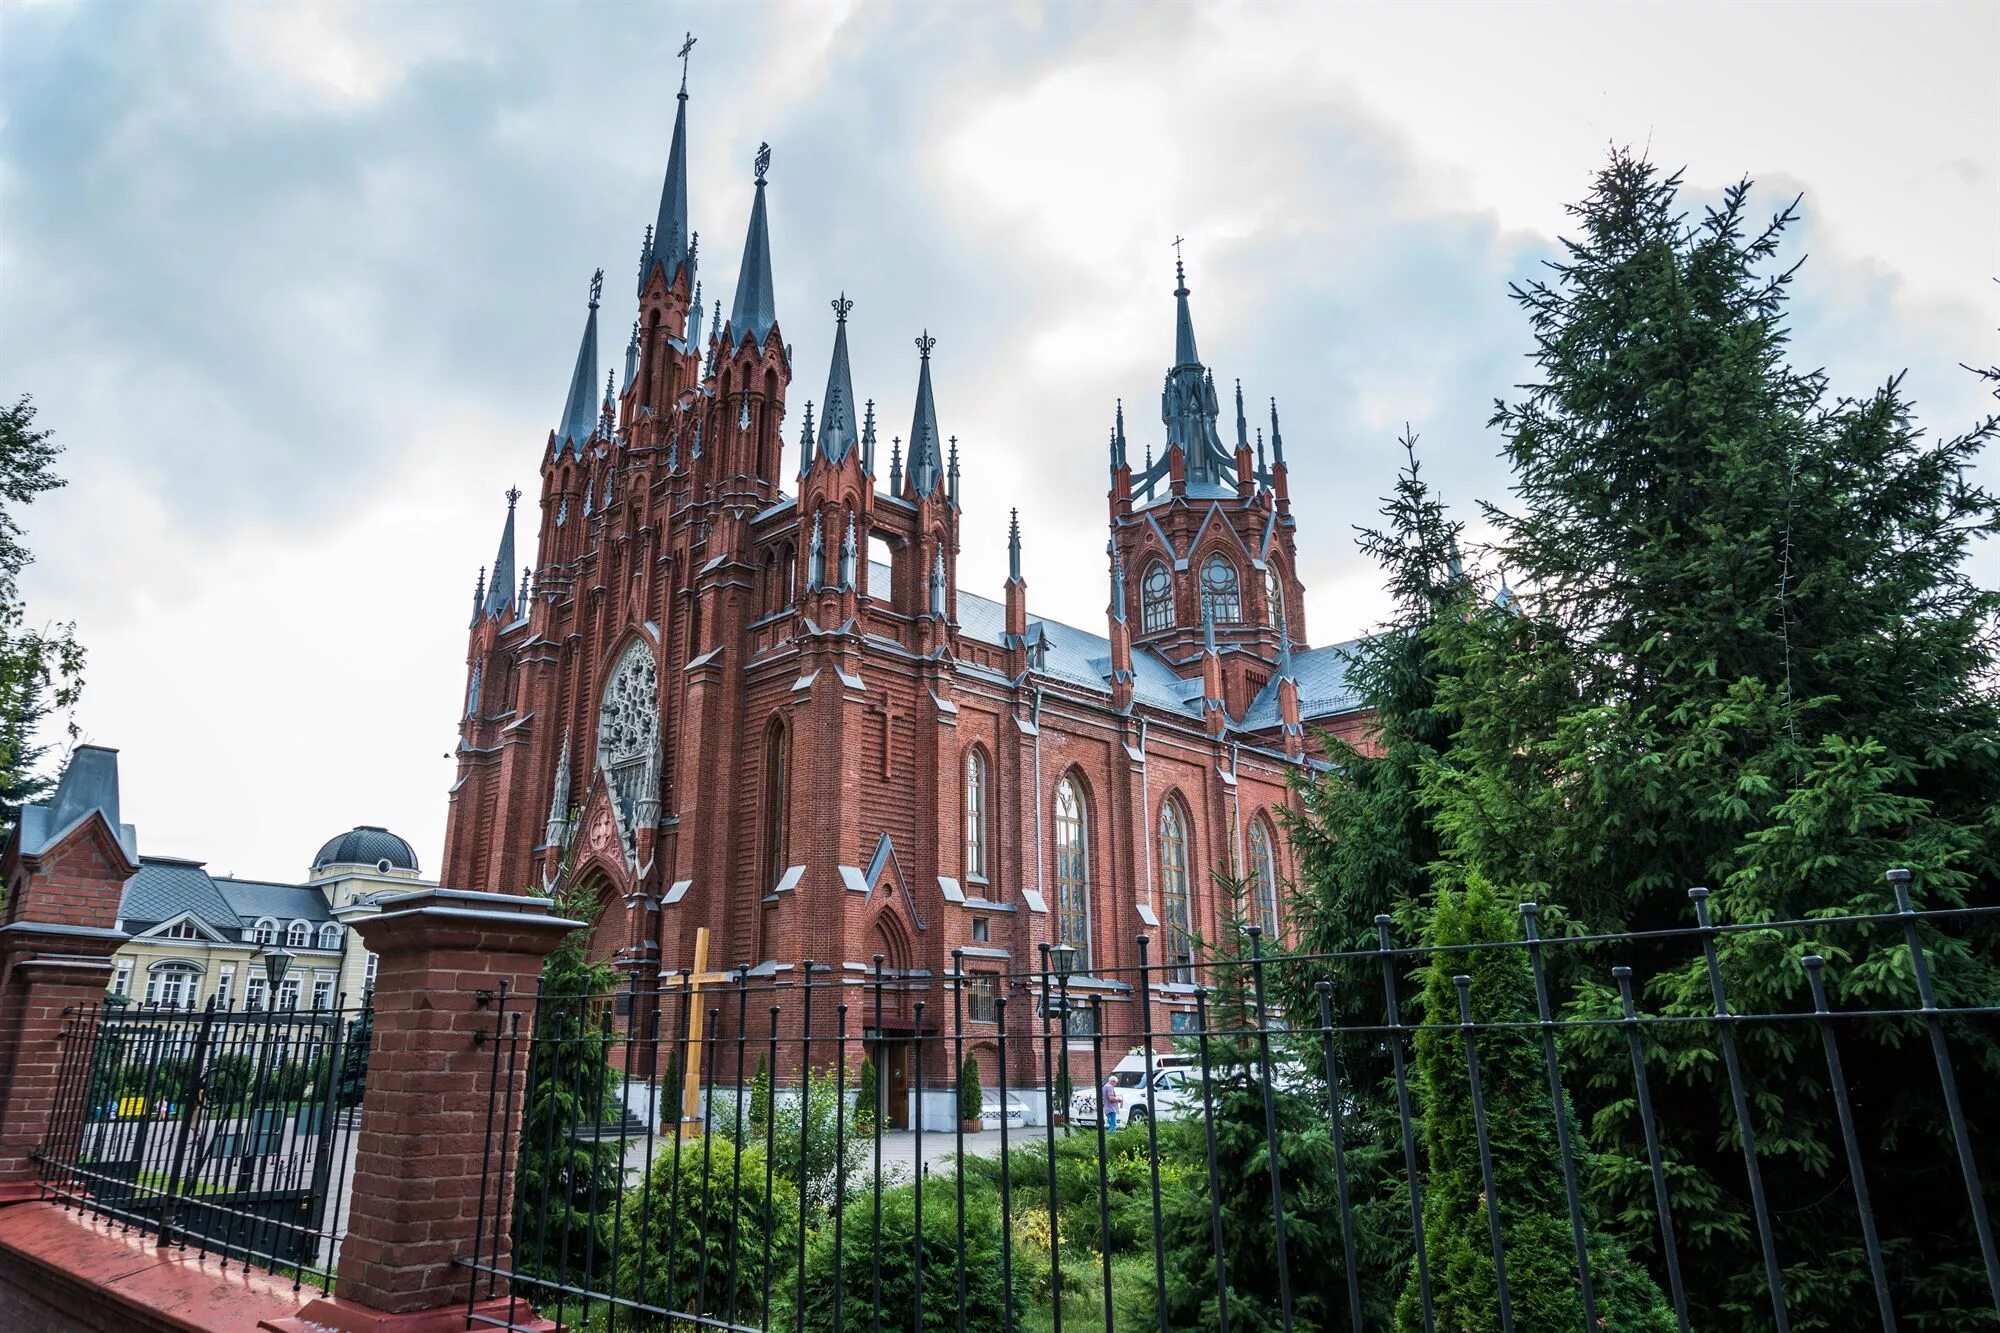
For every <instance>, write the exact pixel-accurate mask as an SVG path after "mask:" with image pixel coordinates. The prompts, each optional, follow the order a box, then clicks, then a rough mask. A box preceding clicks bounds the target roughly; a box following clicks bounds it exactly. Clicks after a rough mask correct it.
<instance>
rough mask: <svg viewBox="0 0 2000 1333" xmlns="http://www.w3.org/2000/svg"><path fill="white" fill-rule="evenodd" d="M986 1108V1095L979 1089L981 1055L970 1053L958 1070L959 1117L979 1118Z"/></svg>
mask: <svg viewBox="0 0 2000 1333" xmlns="http://www.w3.org/2000/svg"><path fill="white" fill-rule="evenodd" d="M985 1109H986V1096H985V1094H984V1093H982V1092H981V1091H980V1090H979V1057H978V1056H976V1055H968V1056H966V1057H965V1063H964V1064H963V1065H962V1066H960V1068H959V1071H958V1118H959V1119H960V1120H977V1119H979V1114H980V1112H982V1111H984V1110H985Z"/></svg>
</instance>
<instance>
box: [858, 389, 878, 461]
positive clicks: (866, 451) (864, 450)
mask: <svg viewBox="0 0 2000 1333" xmlns="http://www.w3.org/2000/svg"><path fill="white" fill-rule="evenodd" d="M861 470H862V471H863V472H866V473H867V474H868V475H869V476H871V477H872V476H874V475H875V400H874V399H873V398H870V399H869V400H868V414H867V415H866V416H865V417H863V418H862V420H861Z"/></svg>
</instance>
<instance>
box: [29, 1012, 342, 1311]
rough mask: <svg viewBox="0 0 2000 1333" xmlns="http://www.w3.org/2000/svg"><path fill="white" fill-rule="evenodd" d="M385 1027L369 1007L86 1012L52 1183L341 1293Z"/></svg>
mask: <svg viewBox="0 0 2000 1333" xmlns="http://www.w3.org/2000/svg"><path fill="white" fill-rule="evenodd" d="M370 1035H371V1023H370V1014H369V1009H368V1006H367V1005H366V1004H365V1003H364V1004H362V1005H360V1006H356V1007H347V1006H345V1005H344V1004H338V1005H336V1007H334V1008H330V1009H328V1008H316V1009H284V1008H281V1009H276V1010H257V1009H251V1010H249V1011H231V1010H227V1009H222V1008H218V1007H217V1005H216V1004H215V1002H214V1001H213V1000H211V1001H210V1002H209V1004H208V1005H207V1007H205V1008H202V1009H198V1010H197V1009H184V1008H168V1007H154V1006H150V1005H148V1006H130V1005H123V1004H120V1003H118V1002H117V1001H116V1000H115V999H114V1000H110V1001H108V1002H106V1003H104V1004H101V1005H91V1006H89V1007H87V1008H84V1009H79V1010H72V1011H70V1012H69V1013H67V1014H66V1015H65V1016H64V1023H63V1030H62V1050H63V1056H62V1066H61V1072H60V1075H59V1083H58V1087H57V1093H56V1097H55V1104H54V1107H53V1109H52V1112H51V1114H50V1117H49V1127H48V1132H47V1134H46V1136H45V1137H44V1139H43V1141H42V1145H41V1148H40V1150H39V1152H38V1154H37V1156H38V1160H39V1162H40V1168H41V1180H42V1185H43V1188H44V1190H46V1191H47V1193H48V1194H49V1195H50V1196H51V1197H54V1198H57V1199H61V1200H64V1201H65V1202H67V1203H69V1204H72V1205H74V1206H76V1207H79V1208H82V1209H86V1210H88V1211H90V1212H93V1213H96V1214H98V1215H99V1216H102V1217H105V1218H108V1219H111V1220H113V1221H115V1222H117V1223H118V1224H119V1225H120V1226H122V1227H125V1228H130V1229H138V1230H144V1231H148V1232H152V1233H154V1234H155V1235H157V1236H158V1238H159V1241H160V1243H161V1244H163V1245H164V1244H172V1245H175V1246H177V1247H180V1248H183V1249H185V1248H190V1247H192V1248H193V1249H195V1250H196V1251H198V1252H200V1253H204V1254H214V1255H217V1256H219V1257H220V1258H221V1259H222V1260H223V1262H224V1265H225V1266H226V1265H227V1264H228V1262H229V1261H231V1260H234V1261H237V1262H240V1263H243V1264H246V1265H255V1266H257V1267H259V1268H265V1269H269V1270H271V1271H273V1272H276V1273H279V1274H282V1275H288V1276H290V1277H291V1278H292V1279H293V1286H294V1289H297V1288H298V1287H300V1286H304V1285H308V1284H310V1285H313V1286H317V1287H319V1288H320V1290H321V1291H322V1292H326V1291H330V1290H331V1288H332V1282H333V1271H334V1266H335V1263H336V1262H337V1260H338V1256H339V1247H340V1236H341V1234H342V1232H343V1231H344V1230H345V1218H346V1205H347V1196H348V1188H347V1186H348V1182H349V1169H350V1166H351V1162H352V1152H353V1147H354V1137H355V1128H356V1120H357V1117H358V1113H359V1111H358V1108H359V1107H360V1104H361V1094H362V1088H363V1086H364V1084H365V1081H366V1078H367V1068H368V1047H369V1040H370Z"/></svg>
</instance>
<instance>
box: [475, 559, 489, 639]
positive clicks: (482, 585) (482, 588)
mask: <svg viewBox="0 0 2000 1333" xmlns="http://www.w3.org/2000/svg"><path fill="white" fill-rule="evenodd" d="M485 613H486V566H484V565H481V566H480V567H479V577H478V578H477V579H475V580H473V584H472V623H473V624H474V625H477V624H478V623H479V618H480V617H481V616H482V615H484V614H485Z"/></svg>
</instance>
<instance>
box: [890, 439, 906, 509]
mask: <svg viewBox="0 0 2000 1333" xmlns="http://www.w3.org/2000/svg"><path fill="white" fill-rule="evenodd" d="M902 489H903V437H902V436H900V435H892V436H890V437H889V494H891V495H894V494H896V493H897V492H898V491H900V490H902Z"/></svg>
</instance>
